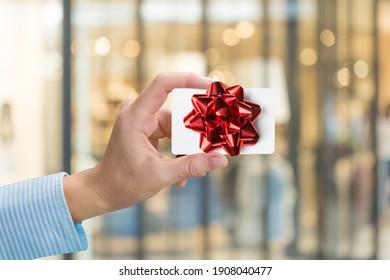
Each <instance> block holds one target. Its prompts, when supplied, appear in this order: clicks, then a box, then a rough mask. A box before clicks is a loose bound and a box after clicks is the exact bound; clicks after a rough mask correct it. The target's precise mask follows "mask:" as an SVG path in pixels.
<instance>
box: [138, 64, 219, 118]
mask: <svg viewBox="0 0 390 280" xmlns="http://www.w3.org/2000/svg"><path fill="white" fill-rule="evenodd" d="M211 82H212V80H211V79H210V78H207V77H203V76H200V75H197V74H194V73H185V72H176V73H164V74H159V75H157V76H156V77H155V78H154V79H153V81H152V82H151V83H150V84H149V85H148V86H147V87H146V88H145V89H144V90H143V91H142V93H141V94H140V95H139V96H138V98H137V99H136V100H135V101H134V105H135V107H138V108H140V110H139V113H141V114H152V115H153V114H155V113H156V112H157V111H158V110H160V108H161V107H162V105H163V104H164V102H165V100H166V99H167V96H168V94H169V93H170V92H171V91H172V90H173V89H174V88H199V89H204V88H207V86H208V85H209V84H210V83H211Z"/></svg>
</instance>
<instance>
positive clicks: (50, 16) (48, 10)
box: [42, 3, 62, 26]
mask: <svg viewBox="0 0 390 280" xmlns="http://www.w3.org/2000/svg"><path fill="white" fill-rule="evenodd" d="M61 5H62V4H59V3H46V4H44V5H43V7H42V21H43V23H44V24H45V25H48V26H57V25H59V24H61V22H62V6H61Z"/></svg>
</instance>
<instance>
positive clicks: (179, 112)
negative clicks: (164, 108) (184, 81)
mask: <svg viewBox="0 0 390 280" xmlns="http://www.w3.org/2000/svg"><path fill="white" fill-rule="evenodd" d="M205 93H206V90H200V89H188V88H178V89H174V90H173V91H172V93H171V94H172V153H173V154H174V155H187V154H195V153H202V152H203V151H202V150H201V149H200V148H199V142H200V133H199V132H196V131H193V130H191V129H190V128H187V127H185V126H184V122H183V119H184V117H185V116H186V115H187V114H189V113H190V112H191V111H192V110H193V109H194V108H193V106H192V103H191V98H192V96H193V95H194V94H205ZM244 94H245V99H247V100H249V101H250V102H253V103H256V104H258V105H260V108H261V114H260V115H259V117H258V118H257V120H256V121H255V122H254V125H255V127H256V129H257V131H258V132H259V134H260V138H259V140H258V141H257V143H256V144H255V145H252V146H243V147H242V150H241V152H240V154H272V153H273V152H274V150H275V94H274V92H273V90H272V89H270V88H248V89H244ZM215 152H219V153H222V154H226V152H225V151H224V150H223V149H218V150H216V151H215Z"/></svg>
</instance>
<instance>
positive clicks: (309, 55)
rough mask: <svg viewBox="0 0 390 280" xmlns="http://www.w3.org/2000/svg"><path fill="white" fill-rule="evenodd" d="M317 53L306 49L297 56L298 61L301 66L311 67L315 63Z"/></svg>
mask: <svg viewBox="0 0 390 280" xmlns="http://www.w3.org/2000/svg"><path fill="white" fill-rule="evenodd" d="M317 59H318V57H317V52H316V51H315V50H314V49H312V48H306V49H303V50H302V51H301V53H300V54H299V60H300V61H301V63H302V64H303V65H306V66H311V65H314V64H316V62H317Z"/></svg>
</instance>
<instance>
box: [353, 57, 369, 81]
mask: <svg viewBox="0 0 390 280" xmlns="http://www.w3.org/2000/svg"><path fill="white" fill-rule="evenodd" d="M353 71H354V72H355V75H356V76H357V77H358V78H366V77H367V76H368V73H369V67H368V64H367V62H365V61H364V60H358V61H356V62H355V64H354V65H353Z"/></svg>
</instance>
